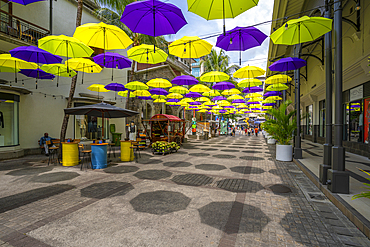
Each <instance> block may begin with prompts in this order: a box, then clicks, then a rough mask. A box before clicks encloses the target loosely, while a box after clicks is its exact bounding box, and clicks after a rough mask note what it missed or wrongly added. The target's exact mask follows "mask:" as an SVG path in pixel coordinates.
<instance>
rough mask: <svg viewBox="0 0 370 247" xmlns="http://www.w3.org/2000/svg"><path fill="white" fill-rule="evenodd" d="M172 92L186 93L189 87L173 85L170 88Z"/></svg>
mask: <svg viewBox="0 0 370 247" xmlns="http://www.w3.org/2000/svg"><path fill="white" fill-rule="evenodd" d="M172 84H173V80H172ZM168 91H169V92H170V93H179V94H186V93H188V92H189V89H187V88H185V87H181V86H176V87H172V88H170V90H168Z"/></svg>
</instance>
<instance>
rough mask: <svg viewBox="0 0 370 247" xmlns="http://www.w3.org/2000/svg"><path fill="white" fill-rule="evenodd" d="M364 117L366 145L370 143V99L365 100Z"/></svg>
mask: <svg viewBox="0 0 370 247" xmlns="http://www.w3.org/2000/svg"><path fill="white" fill-rule="evenodd" d="M364 115H365V118H364V141H365V143H370V138H369V132H370V129H369V128H370V98H367V99H365V100H364Z"/></svg>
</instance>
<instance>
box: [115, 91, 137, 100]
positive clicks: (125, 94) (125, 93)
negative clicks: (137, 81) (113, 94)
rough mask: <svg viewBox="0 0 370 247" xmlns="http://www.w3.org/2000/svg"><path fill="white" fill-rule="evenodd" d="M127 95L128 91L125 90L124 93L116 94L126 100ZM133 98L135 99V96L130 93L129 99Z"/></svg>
mask: <svg viewBox="0 0 370 247" xmlns="http://www.w3.org/2000/svg"><path fill="white" fill-rule="evenodd" d="M127 93H128V91H127V90H126V91H119V92H118V93H117V94H118V95H119V96H122V97H125V98H127ZM135 97H136V95H135V94H134V93H133V92H130V98H135Z"/></svg>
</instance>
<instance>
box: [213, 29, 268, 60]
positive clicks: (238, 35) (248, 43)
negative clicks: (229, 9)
mask: <svg viewBox="0 0 370 247" xmlns="http://www.w3.org/2000/svg"><path fill="white" fill-rule="evenodd" d="M266 38H267V36H266V34H264V33H263V32H261V31H260V30H259V29H257V28H255V27H236V28H234V29H232V30H229V31H227V32H226V34H221V35H220V36H218V38H217V43H216V46H217V47H220V48H221V49H224V50H225V51H239V65H241V63H242V57H241V52H242V51H245V50H248V49H250V48H253V47H256V46H260V45H261V44H262V42H263V41H264V40H265V39H266Z"/></svg>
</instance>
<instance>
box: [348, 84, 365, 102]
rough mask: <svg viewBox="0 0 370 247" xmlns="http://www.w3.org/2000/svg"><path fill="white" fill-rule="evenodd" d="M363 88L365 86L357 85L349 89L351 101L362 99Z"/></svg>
mask: <svg viewBox="0 0 370 247" xmlns="http://www.w3.org/2000/svg"><path fill="white" fill-rule="evenodd" d="M363 89H364V86H363V85H361V86H358V87H355V88H352V89H351V90H349V101H354V100H358V99H362V98H363V97H364V92H363Z"/></svg>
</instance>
